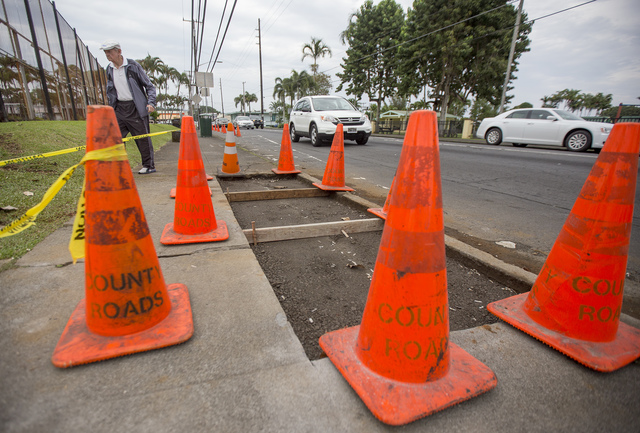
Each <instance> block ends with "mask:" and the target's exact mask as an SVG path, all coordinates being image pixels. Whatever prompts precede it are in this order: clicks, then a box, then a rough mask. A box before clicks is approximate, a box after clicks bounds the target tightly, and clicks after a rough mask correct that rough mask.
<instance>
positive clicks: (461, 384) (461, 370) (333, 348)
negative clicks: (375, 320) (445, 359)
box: [320, 326, 498, 425]
mask: <svg viewBox="0 0 640 433" xmlns="http://www.w3.org/2000/svg"><path fill="white" fill-rule="evenodd" d="M359 330H360V326H354V327H351V328H345V329H340V330H338V331H334V332H330V333H328V334H325V335H323V336H322V337H320V347H321V348H322V350H324V352H325V353H326V354H327V356H328V357H329V359H330V360H331V362H332V363H333V365H335V366H336V367H337V368H338V370H339V371H340V373H342V375H343V376H344V377H345V379H347V382H349V385H351V387H352V388H353V389H354V390H355V391H356V393H357V394H358V396H359V397H360V398H361V399H362V401H363V402H364V404H365V405H366V406H367V407H368V408H369V410H370V411H371V412H372V413H373V414H374V415H375V417H376V418H378V419H379V420H380V421H382V422H383V423H385V424H389V425H403V424H407V423H410V422H412V421H415V420H417V419H420V418H423V417H425V416H428V415H430V414H433V413H435V412H438V411H441V410H443V409H446V408H448V407H451V406H453V405H455V404H458V403H461V402H463V401H465V400H469V399H471V398H473V397H476V396H478V395H480V394H482V393H484V392H487V391H489V390H491V389H493V388H495V386H496V385H497V384H498V380H497V378H496V376H495V374H494V373H493V371H491V370H490V369H489V368H488V367H487V366H486V365H484V364H483V363H482V362H480V361H478V360H477V359H475V358H474V357H473V356H471V355H469V354H468V353H467V352H465V351H464V350H463V349H461V348H460V347H458V346H456V345H455V344H453V343H451V342H449V343H448V349H449V351H450V359H451V364H450V367H449V372H448V373H447V374H446V375H445V376H444V377H442V378H440V379H437V380H434V381H430V382H429V381H428V382H425V383H408V382H401V381H397V380H392V379H388V378H386V377H384V376H381V375H379V374H377V373H375V372H373V371H371V370H370V369H368V368H367V367H366V366H365V365H364V364H363V363H362V361H360V359H359V358H358V356H357V355H356V340H357V338H358V332H359ZM405 349H406V347H405ZM412 349H413V348H412ZM391 350H392V351H395V350H400V351H401V350H402V348H399V347H398V348H397V349H391Z"/></svg>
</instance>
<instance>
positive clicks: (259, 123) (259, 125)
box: [253, 119, 264, 129]
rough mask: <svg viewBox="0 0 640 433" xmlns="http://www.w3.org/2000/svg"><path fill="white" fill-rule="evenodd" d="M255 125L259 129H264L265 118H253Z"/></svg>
mask: <svg viewBox="0 0 640 433" xmlns="http://www.w3.org/2000/svg"><path fill="white" fill-rule="evenodd" d="M253 126H255V127H256V129H258V128H260V129H264V120H262V119H253Z"/></svg>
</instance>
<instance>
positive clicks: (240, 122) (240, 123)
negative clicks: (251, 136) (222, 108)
mask: <svg viewBox="0 0 640 433" xmlns="http://www.w3.org/2000/svg"><path fill="white" fill-rule="evenodd" d="M233 125H234V126H235V127H236V128H246V129H253V128H254V126H253V121H252V120H251V119H250V118H249V116H237V117H236V118H235V120H234V121H233Z"/></svg>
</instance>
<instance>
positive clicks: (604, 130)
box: [600, 126, 611, 134]
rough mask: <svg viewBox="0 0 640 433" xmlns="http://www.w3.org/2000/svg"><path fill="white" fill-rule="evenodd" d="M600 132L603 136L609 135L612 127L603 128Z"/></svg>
mask: <svg viewBox="0 0 640 433" xmlns="http://www.w3.org/2000/svg"><path fill="white" fill-rule="evenodd" d="M600 132H602V133H603V134H608V133H610V132H611V127H610V126H603V127H601V128H600Z"/></svg>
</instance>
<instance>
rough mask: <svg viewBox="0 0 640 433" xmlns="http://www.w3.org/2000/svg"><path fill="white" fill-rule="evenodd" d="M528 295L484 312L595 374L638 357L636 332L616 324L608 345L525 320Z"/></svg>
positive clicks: (639, 336) (498, 303)
mask: <svg viewBox="0 0 640 433" xmlns="http://www.w3.org/2000/svg"><path fill="white" fill-rule="evenodd" d="M528 296H529V292H527V293H522V294H520V295H516V296H512V297H510V298H506V299H502V300H500V301H496V302H492V303H490V304H489V305H487V310H489V312H490V313H492V314H494V315H496V316H498V317H499V318H500V319H502V320H504V321H505V322H507V323H508V324H510V325H511V326H513V327H514V328H517V329H519V330H521V331H523V332H526V333H527V334H529V335H531V336H532V337H535V338H537V339H538V340H540V341H542V342H543V343H545V344H547V345H548V346H550V347H552V348H554V349H556V350H557V351H559V352H562V353H564V354H565V355H567V356H568V357H570V358H572V359H575V360H576V361H578V362H579V363H581V364H583V365H585V366H587V367H589V368H592V369H594V370H597V371H603V372H610V371H615V370H617V369H619V368H621V367H624V366H625V365H627V364H629V363H631V362H633V361H634V360H635V359H637V358H638V356H640V329H636V328H633V327H631V326H629V325H626V324H625V323H622V322H620V323H619V324H618V332H617V333H616V337H615V339H614V340H613V341H608V342H595V341H586V340H579V339H576V338H571V337H567V336H566V335H563V334H560V333H558V332H555V331H553V330H551V329H548V328H546V327H545V326H543V325H541V324H539V323H537V322H536V321H535V320H533V319H532V318H531V317H529V315H528V314H527V313H526V311H525V309H524V308H523V305H524V303H525V301H526V300H527V297H528ZM590 314H591V315H592V316H596V320H597V314H598V313H597V312H592V313H590Z"/></svg>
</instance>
